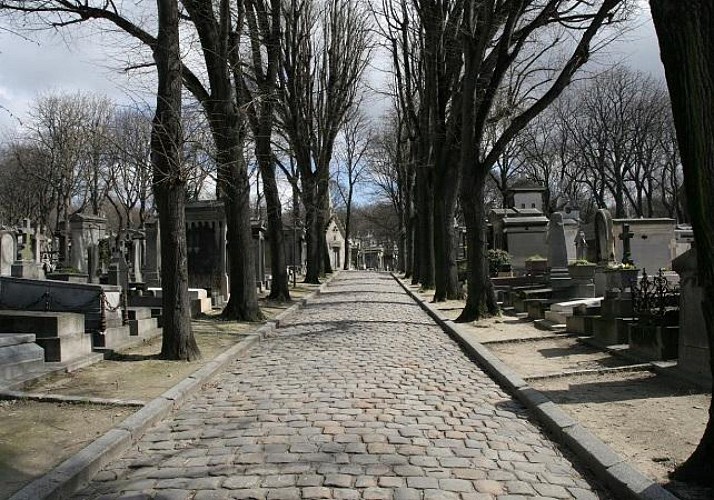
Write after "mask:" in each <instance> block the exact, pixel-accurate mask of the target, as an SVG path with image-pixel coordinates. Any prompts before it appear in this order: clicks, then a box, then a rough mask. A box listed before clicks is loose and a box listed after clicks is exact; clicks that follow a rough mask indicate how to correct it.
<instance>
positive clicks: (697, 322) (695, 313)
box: [672, 249, 712, 387]
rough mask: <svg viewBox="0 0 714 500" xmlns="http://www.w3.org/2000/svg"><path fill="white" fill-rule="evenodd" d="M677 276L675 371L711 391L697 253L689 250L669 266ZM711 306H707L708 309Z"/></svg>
mask: <svg viewBox="0 0 714 500" xmlns="http://www.w3.org/2000/svg"><path fill="white" fill-rule="evenodd" d="M672 267H673V268H674V270H675V271H676V272H677V273H678V274H679V289H680V295H679V307H680V312H679V348H678V351H679V360H678V362H677V368H678V369H679V370H681V371H682V372H683V373H685V374H687V375H689V376H691V377H693V378H695V379H696V380H699V381H700V382H701V383H702V384H703V385H707V386H708V387H711V381H712V373H711V367H710V364H709V342H708V340H707V333H706V325H705V322H704V314H703V312H702V306H703V297H704V291H703V290H702V287H701V286H699V281H698V277H697V251H696V250H695V249H691V250H689V251H687V252H685V253H683V254H682V255H680V256H679V257H677V258H676V259H675V260H674V261H673V262H672ZM710 306H711V305H710Z"/></svg>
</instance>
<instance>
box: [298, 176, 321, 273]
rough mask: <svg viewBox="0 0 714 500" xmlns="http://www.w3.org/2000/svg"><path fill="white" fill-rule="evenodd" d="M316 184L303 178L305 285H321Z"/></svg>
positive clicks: (307, 178) (305, 177)
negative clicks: (305, 252) (305, 251)
mask: <svg viewBox="0 0 714 500" xmlns="http://www.w3.org/2000/svg"><path fill="white" fill-rule="evenodd" d="M315 198H316V191H315V182H314V181H313V180H312V178H311V177H308V176H305V175H303V177H302V201H303V205H305V247H306V249H307V255H306V256H305V264H306V270H305V283H313V284H319V283H320V249H321V248H322V247H320V245H319V244H320V238H319V235H320V230H319V228H318V220H317V200H316V199H315Z"/></svg>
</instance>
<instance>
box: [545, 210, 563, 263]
mask: <svg viewBox="0 0 714 500" xmlns="http://www.w3.org/2000/svg"><path fill="white" fill-rule="evenodd" d="M547 240H548V265H549V266H550V268H551V269H564V268H566V267H568V251H567V248H566V242H565V227H564V223H563V214H561V213H559V212H555V213H553V214H552V215H551V216H550V222H549V223H548V235H547Z"/></svg>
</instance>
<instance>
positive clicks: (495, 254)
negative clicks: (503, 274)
mask: <svg viewBox="0 0 714 500" xmlns="http://www.w3.org/2000/svg"><path fill="white" fill-rule="evenodd" d="M487 258H488V270H489V271H490V272H491V274H495V273H497V272H499V271H500V270H502V269H503V268H504V267H506V266H509V265H511V254H509V253H508V252H506V251H505V250H489V251H488V255H487Z"/></svg>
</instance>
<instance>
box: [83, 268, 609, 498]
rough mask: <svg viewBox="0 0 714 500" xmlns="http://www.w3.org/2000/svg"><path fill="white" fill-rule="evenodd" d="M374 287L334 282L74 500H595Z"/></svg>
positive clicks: (418, 322)
mask: <svg viewBox="0 0 714 500" xmlns="http://www.w3.org/2000/svg"><path fill="white" fill-rule="evenodd" d="M526 417H527V415H526V412H525V410H524V409H523V407H522V406H521V405H520V404H518V403H517V402H515V401H514V400H512V399H511V398H510V397H509V396H508V395H507V394H506V393H504V392H503V391H502V390H501V389H500V388H499V387H498V386H497V385H496V384H495V383H494V382H493V381H492V380H491V379H490V378H489V377H488V376H486V375H485V374H484V373H483V372H482V371H481V369H479V368H478V366H477V365H475V364H474V363H472V362H471V361H470V360H469V359H468V358H467V357H466V356H465V355H464V354H463V353H462V352H461V351H460V350H459V348H458V347H457V345H456V344H455V343H454V342H452V341H451V340H450V339H449V338H448V336H447V335H446V334H445V333H443V332H442V330H441V329H440V328H438V327H437V326H436V325H435V324H434V323H433V322H432V321H431V320H430V319H429V318H428V316H427V315H426V314H425V313H424V312H422V311H421V309H420V308H419V307H418V306H417V305H416V304H415V303H414V302H413V301H412V300H411V299H410V298H409V297H408V296H407V295H406V294H405V293H404V292H403V290H402V289H401V288H400V287H399V285H398V284H397V283H396V282H395V281H394V280H393V279H392V278H391V277H389V276H388V275H385V274H377V273H357V272H343V273H342V274H341V275H339V276H338V277H337V278H336V279H334V280H333V281H332V283H331V284H330V286H329V287H328V289H327V291H326V292H325V293H323V294H322V295H320V296H319V297H318V299H317V300H315V301H314V302H311V303H310V304H309V305H308V306H307V307H306V308H304V309H302V310H301V311H299V312H298V313H297V314H295V315H293V316H292V317H291V318H290V319H289V320H288V322H287V323H286V324H285V325H284V327H282V328H281V329H279V330H277V331H276V332H275V334H274V335H272V336H271V337H269V338H268V339H266V340H265V341H264V342H262V343H261V344H260V345H259V346H258V347H254V348H253V349H252V350H251V351H250V352H248V354H247V355H246V356H245V357H244V358H242V359H238V360H236V361H235V362H233V363H232V364H231V365H230V367H229V369H227V370H226V371H225V372H223V374H222V375H220V376H219V377H218V378H217V379H215V380H214V381H213V382H212V383H211V384H210V386H209V387H207V388H205V390H203V391H202V393H201V394H199V395H198V396H196V397H194V398H193V399H192V400H191V401H190V402H189V403H187V404H185V405H184V406H183V407H182V409H180V410H179V411H177V412H175V413H174V414H173V415H172V416H171V418H169V419H168V420H166V421H164V422H163V423H161V424H160V425H158V426H157V427H155V428H153V429H152V430H151V431H150V432H148V433H147V434H146V435H145V436H144V438H143V439H142V440H141V441H140V442H139V444H138V447H134V448H133V449H132V451H130V452H127V453H126V454H125V455H124V456H123V457H122V458H121V459H119V460H117V461H115V462H113V463H112V464H110V465H109V466H108V467H106V468H105V469H104V470H103V471H101V472H100V473H99V475H98V476H97V477H96V478H95V481H94V482H93V483H92V484H91V485H90V486H89V487H88V488H87V489H86V490H84V491H83V492H81V493H80V494H78V495H77V498H105V496H104V495H106V498H117V497H122V498H124V497H127V498H172V499H174V498H175V499H195V500H204V499H213V498H252V499H269V500H270V499H282V500H289V499H309V498H336V499H352V498H355V499H356V498H362V499H403V500H407V499H423V500H426V499H433V500H449V499H464V500H466V499H492V498H498V499H502V500H505V499H510V500H513V499H518V498H528V497H537V498H544V497H545V498H579V499H591V498H598V496H597V495H598V493H597V492H596V490H595V489H594V488H593V486H592V485H591V484H589V483H588V482H587V481H586V480H585V479H583V477H582V476H581V474H580V473H579V472H578V471H577V470H575V469H574V468H573V465H572V464H571V463H570V462H569V461H568V460H567V459H566V458H564V457H563V456H562V454H561V453H560V452H559V451H558V449H557V448H556V447H555V446H554V445H553V444H552V443H551V441H549V440H548V438H547V437H545V435H544V434H543V433H541V432H540V431H539V430H538V428H537V427H536V426H535V425H533V424H532V423H530V422H529V421H528V420H527V418H526Z"/></svg>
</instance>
